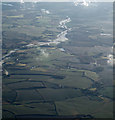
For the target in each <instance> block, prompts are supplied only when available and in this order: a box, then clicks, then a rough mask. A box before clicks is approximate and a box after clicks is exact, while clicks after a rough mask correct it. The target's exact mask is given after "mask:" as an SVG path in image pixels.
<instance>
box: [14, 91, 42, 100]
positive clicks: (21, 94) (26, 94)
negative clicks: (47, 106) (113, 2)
mask: <svg viewBox="0 0 115 120" xmlns="http://www.w3.org/2000/svg"><path fill="white" fill-rule="evenodd" d="M30 100H38V101H39V100H42V97H41V95H40V94H39V93H38V92H36V91H35V90H17V98H16V101H17V102H18V101H30Z"/></svg>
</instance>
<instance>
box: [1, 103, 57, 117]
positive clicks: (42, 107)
mask: <svg viewBox="0 0 115 120" xmlns="http://www.w3.org/2000/svg"><path fill="white" fill-rule="evenodd" d="M3 109H4V110H10V111H11V112H13V113H14V114H15V115H24V114H27V115H32V114H34V115H35V114H37V115H38V114H41V115H42V114H43V115H44V114H46V115H55V114H56V113H55V110H54V106H53V105H51V104H50V103H33V104H24V105H23V104H22V105H3ZM3 114H6V113H5V112H4V113H3ZM7 117H8V116H7Z"/></svg>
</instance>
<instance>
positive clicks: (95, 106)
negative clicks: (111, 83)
mask: <svg viewBox="0 0 115 120" xmlns="http://www.w3.org/2000/svg"><path fill="white" fill-rule="evenodd" d="M55 103H56V108H57V111H58V114H59V115H68V114H69V115H77V114H85V115H87V114H90V115H92V116H94V117H96V118H100V117H103V118H109V117H112V114H111V113H112V102H109V103H104V102H100V101H94V100H93V101H92V100H90V99H89V98H88V97H86V96H83V97H77V98H73V99H68V100H65V101H58V102H55ZM106 107H108V109H105V108H106Z"/></svg>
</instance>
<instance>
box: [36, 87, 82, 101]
mask: <svg viewBox="0 0 115 120" xmlns="http://www.w3.org/2000/svg"><path fill="white" fill-rule="evenodd" d="M38 91H39V92H40V94H42V96H43V97H44V99H45V100H51V101H60V100H66V99H69V98H73V97H76V96H82V93H81V91H80V90H76V89H70V88H68V89H64V88H63V89H51V88H44V89H38Z"/></svg>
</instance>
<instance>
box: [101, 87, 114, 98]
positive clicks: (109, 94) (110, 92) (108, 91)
mask: <svg viewBox="0 0 115 120" xmlns="http://www.w3.org/2000/svg"><path fill="white" fill-rule="evenodd" d="M99 93H100V94H101V95H103V96H105V97H109V98H111V99H113V87H105V88H102V89H101V90H100V91H99Z"/></svg>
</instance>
